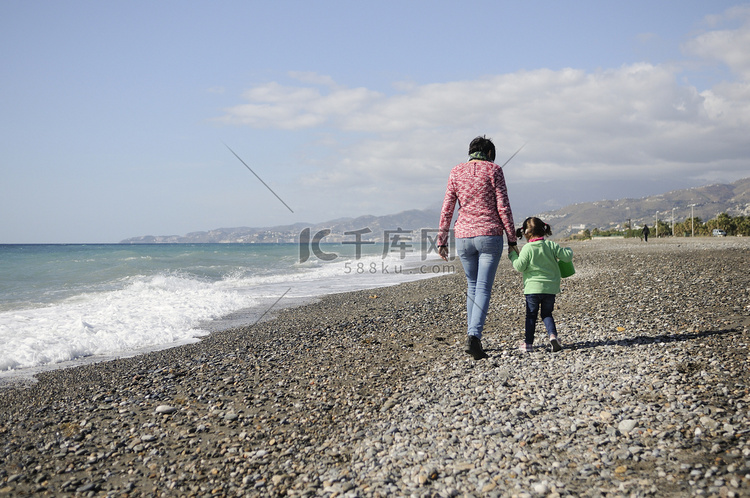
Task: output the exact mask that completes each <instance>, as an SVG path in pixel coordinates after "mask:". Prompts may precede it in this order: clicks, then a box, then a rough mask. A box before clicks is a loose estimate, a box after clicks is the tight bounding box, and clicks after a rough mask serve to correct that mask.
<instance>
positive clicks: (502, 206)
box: [494, 166, 516, 242]
mask: <svg viewBox="0 0 750 498" xmlns="http://www.w3.org/2000/svg"><path fill="white" fill-rule="evenodd" d="M494 182H495V200H496V202H497V213H498V214H499V215H500V221H502V222H503V228H504V229H505V236H506V237H507V238H508V242H516V225H515V224H514V223H513V211H512V210H511V208H510V199H508V188H507V187H506V186H505V175H504V174H503V169H502V168H501V167H499V166H498V167H497V169H496V170H495V178H494Z"/></svg>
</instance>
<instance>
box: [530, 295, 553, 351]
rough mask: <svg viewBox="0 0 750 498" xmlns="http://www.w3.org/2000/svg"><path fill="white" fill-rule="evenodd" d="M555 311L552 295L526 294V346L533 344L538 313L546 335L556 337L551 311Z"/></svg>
mask: <svg viewBox="0 0 750 498" xmlns="http://www.w3.org/2000/svg"><path fill="white" fill-rule="evenodd" d="M554 309H555V295H554V294H526V340H525V341H526V344H534V331H535V330H536V322H537V319H538V318H539V313H540V312H541V314H542V322H544V327H545V328H546V329H547V334H548V335H557V327H555V319H554V318H552V311H553V310H554Z"/></svg>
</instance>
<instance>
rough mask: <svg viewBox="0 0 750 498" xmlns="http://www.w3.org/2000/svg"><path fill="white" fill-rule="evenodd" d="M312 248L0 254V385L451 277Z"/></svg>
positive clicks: (347, 250)
mask: <svg viewBox="0 0 750 498" xmlns="http://www.w3.org/2000/svg"><path fill="white" fill-rule="evenodd" d="M317 249H318V251H317V252H312V253H311V252H310V251H309V248H305V250H304V251H301V248H300V246H299V245H298V244H153V245H126V244H110V245H0V379H2V378H8V377H13V376H17V375H23V374H29V372H31V373H34V372H36V371H39V370H44V369H49V368H60V367H63V366H67V365H70V364H71V362H74V364H75V362H80V361H81V360H87V361H92V360H100V359H108V358H115V357H121V356H128V355H133V354H138V353H140V352H144V351H149V350H153V349H159V348H164V347H170V346H175V345H179V344H185V343H189V342H195V341H197V340H199V339H200V337H202V336H205V335H207V334H209V333H211V332H213V331H217V330H222V329H226V328H230V327H233V326H239V325H247V324H252V323H254V322H256V321H258V320H260V319H264V318H268V317H271V316H273V311H274V310H278V309H280V308H283V307H288V306H292V305H297V304H301V303H303V302H306V301H309V300H311V299H314V298H316V297H318V296H321V295H324V294H331V293H339V292H346V291H351V290H360V289H368V288H376V287H384V286H389V285H395V284H398V283H401V282H405V281H410V280H416V279H421V278H429V277H434V276H437V275H440V274H444V273H450V272H453V271H455V267H456V266H458V268H459V270H460V264H459V263H458V262H457V261H454V262H448V263H446V262H443V261H442V260H439V259H437V258H436V254H434V252H433V253H432V254H429V251H422V250H421V249H419V248H416V249H415V248H411V249H410V250H409V251H408V252H405V251H404V250H401V251H400V252H399V251H389V250H384V246H383V245H382V244H372V245H363V246H359V249H360V250H361V254H359V255H357V254H356V252H355V249H356V248H355V247H352V246H346V245H342V244H321V245H320V246H318V247H317ZM386 249H387V246H386ZM402 249H403V248H402Z"/></svg>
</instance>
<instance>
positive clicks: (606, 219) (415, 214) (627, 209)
mask: <svg viewBox="0 0 750 498" xmlns="http://www.w3.org/2000/svg"><path fill="white" fill-rule="evenodd" d="M691 205H693V215H694V216H695V217H697V218H701V219H702V220H703V221H707V220H710V219H713V218H716V216H717V215H719V214H720V213H727V214H729V215H730V216H733V217H734V216H740V215H743V216H750V178H745V179H742V180H738V181H736V182H734V183H731V184H722V185H707V186H705V187H696V188H691V189H685V190H675V191H673V192H667V193H666V194H660V195H654V196H650V197H643V198H640V199H617V200H614V201H608V200H602V201H596V202H582V203H578V204H571V205H570V206H566V207H564V208H561V209H558V210H555V211H547V212H543V213H538V214H537V215H536V216H539V217H540V218H542V219H543V220H544V221H546V222H547V223H549V224H550V225H551V226H552V233H554V234H555V237H558V236H562V237H564V236H566V235H569V234H570V233H572V232H576V231H578V230H579V229H580V228H582V227H585V228H589V229H593V228H601V229H609V228H615V227H618V226H620V227H622V226H625V224H626V223H627V222H628V219H630V220H631V223H632V224H633V226H634V227H635V226H642V225H643V223H648V224H649V225H650V224H652V223H653V222H654V219H655V217H656V213H657V212H658V213H659V219H661V220H665V221H668V220H669V221H671V219H672V209H673V208H674V217H675V218H674V219H675V222H678V221H682V220H685V219H688V218H690V216H691V214H690V206H691ZM439 218H440V210H439V209H423V210H419V209H412V210H410V211H403V212H401V213H397V214H391V215H386V216H370V215H368V216H359V217H357V218H340V219H336V220H331V221H327V222H325V223H316V224H312V223H296V224H293V225H283V226H275V227H265V228H248V227H240V228H218V229H216V230H210V231H208V232H192V233H189V234H187V235H184V236H181V235H158V236H154V235H146V236H141V237H132V238H129V239H125V240H123V241H122V242H121V243H122V244H201V243H263V242H274V243H280V242H286V243H294V242H297V241H298V240H299V237H300V234H301V233H303V230H305V229H309V230H310V234H309V237H313V236H314V235H315V234H316V233H318V232H320V231H321V230H326V229H328V230H330V231H331V232H330V234H328V235H327V236H326V237H325V241H326V242H340V241H343V240H353V239H354V237H355V235H353V234H349V235H344V232H354V231H363V230H365V229H369V230H370V232H366V233H364V232H363V233H362V240H372V241H376V242H377V241H382V240H384V238H385V237H387V233H386V232H387V231H394V230H398V229H399V228H401V229H402V230H404V231H409V230H411V231H412V232H413V233H412V234H411V236H412V237H414V240H415V241H416V240H417V237H419V236H420V235H421V234H420V230H422V229H428V232H429V234H430V236H432V237H434V235H435V234H434V229H436V228H437V225H438V221H439ZM515 221H516V223H517V224H518V225H520V223H521V222H522V221H523V220H518V219H517V220H515Z"/></svg>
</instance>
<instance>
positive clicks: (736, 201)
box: [517, 178, 750, 236]
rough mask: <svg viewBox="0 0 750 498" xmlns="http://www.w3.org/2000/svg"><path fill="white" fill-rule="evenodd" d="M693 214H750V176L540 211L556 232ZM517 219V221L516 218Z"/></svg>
mask: <svg viewBox="0 0 750 498" xmlns="http://www.w3.org/2000/svg"><path fill="white" fill-rule="evenodd" d="M691 205H692V213H693V214H692V216H695V217H696V218H700V219H701V220H703V221H707V220H710V219H713V218H716V217H717V216H718V215H719V214H720V213H727V214H729V215H730V216H732V217H735V216H740V215H742V216H750V178H744V179H742V180H738V181H736V182H734V183H730V184H714V185H706V186H704V187H695V188H690V189H684V190H675V191H672V192H667V193H665V194H659V195H654V196H649V197H642V198H640V199H629V198H628V199H616V200H613V201H612V200H602V201H595V202H582V203H577V204H571V205H570V206H566V207H564V208H561V209H558V210H555V211H548V212H543V213H539V214H538V216H539V217H540V218H542V219H543V220H545V221H547V222H548V223H549V224H550V225H551V226H552V231H553V233H555V234H556V235H561V236H565V235H567V234H570V233H571V232H574V231H577V230H576V229H573V228H572V227H583V226H585V227H586V228H589V229H591V228H600V229H609V228H615V227H618V226H625V225H626V224H627V222H628V219H630V220H631V222H632V225H633V226H634V227H636V226H638V227H640V226H643V224H644V223H647V224H649V225H651V224H653V223H654V220H655V219H656V216H657V212H658V216H659V219H660V220H664V221H671V220H672V213H673V211H672V210H673V209H674V221H675V222H680V221H683V220H686V219H689V218H690V217H691ZM517 221H518V220H517Z"/></svg>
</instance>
